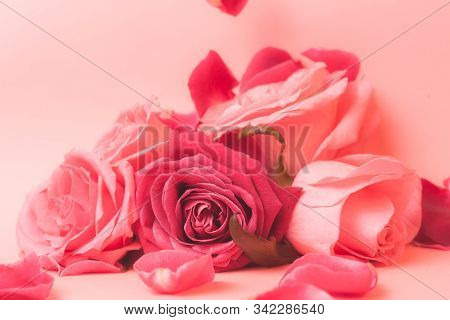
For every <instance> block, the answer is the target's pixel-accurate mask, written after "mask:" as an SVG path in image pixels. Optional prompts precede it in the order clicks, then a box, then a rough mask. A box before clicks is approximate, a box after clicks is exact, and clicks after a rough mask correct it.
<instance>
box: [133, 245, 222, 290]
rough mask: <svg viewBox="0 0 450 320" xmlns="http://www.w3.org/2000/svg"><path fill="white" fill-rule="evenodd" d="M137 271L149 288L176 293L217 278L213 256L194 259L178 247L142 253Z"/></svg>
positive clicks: (135, 267) (137, 262)
mask: <svg viewBox="0 0 450 320" xmlns="http://www.w3.org/2000/svg"><path fill="white" fill-rule="evenodd" d="M134 270H136V272H137V273H138V274H139V276H140V277H141V279H142V281H144V282H145V284H146V285H148V286H149V287H150V288H152V289H153V290H155V291H157V292H161V293H176V292H180V291H184V290H188V289H191V288H194V287H198V286H201V285H204V284H207V283H210V282H212V281H213V280H214V275H215V273H214V266H213V260H212V257H211V255H204V256H201V257H199V258H195V257H193V256H192V255H189V254H187V253H183V252H180V251H175V250H161V251H157V252H154V253H147V254H145V255H143V256H142V257H141V258H140V259H139V260H138V261H136V263H135V264H134Z"/></svg>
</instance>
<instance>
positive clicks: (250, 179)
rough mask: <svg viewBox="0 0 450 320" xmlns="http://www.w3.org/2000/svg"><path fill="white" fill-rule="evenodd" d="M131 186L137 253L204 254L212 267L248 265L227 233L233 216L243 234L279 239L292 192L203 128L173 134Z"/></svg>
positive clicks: (295, 191)
mask: <svg viewBox="0 0 450 320" xmlns="http://www.w3.org/2000/svg"><path fill="white" fill-rule="evenodd" d="M136 188H137V195H136V202H137V207H138V208H140V212H139V216H140V219H139V228H138V235H139V239H140V241H141V244H142V247H143V249H144V251H145V252H155V251H159V250H162V249H165V250H177V251H180V252H184V253H187V254H189V255H192V256H193V257H199V256H202V255H205V254H208V255H209V254H211V256H212V259H213V264H214V267H215V269H216V270H217V271H224V270H231V269H237V268H240V267H242V266H244V265H246V264H248V263H249V260H248V258H247V257H246V256H245V255H244V254H243V252H242V250H241V249H240V248H239V247H238V246H237V245H236V244H235V243H234V242H233V240H232V239H231V236H230V232H229V229H228V222H229V220H230V218H231V217H232V216H233V215H236V217H237V219H238V221H239V222H240V224H241V226H242V227H243V229H244V230H246V231H248V232H249V233H251V234H255V235H257V236H260V237H263V238H269V237H274V238H275V239H278V240H280V239H281V238H282V237H283V236H284V233H285V230H286V228H287V224H288V223H289V219H290V214H291V212H292V209H293V207H294V205H295V204H296V203H297V199H298V195H299V189H298V188H294V189H292V190H291V189H285V188H282V187H280V186H279V185H277V184H276V183H274V182H273V181H272V180H271V179H269V178H268V177H267V175H266V174H265V171H264V170H263V168H262V166H261V164H260V163H259V162H258V161H257V160H254V159H252V158H250V157H248V156H247V155H245V154H243V153H240V152H237V151H234V150H231V149H229V148H227V147H225V146H224V145H223V144H220V143H215V142H213V141H212V140H211V138H210V137H209V136H207V135H205V134H202V133H174V134H173V135H172V136H171V137H170V139H169V141H168V143H166V144H165V146H164V148H163V149H162V150H161V153H160V155H159V159H155V161H153V162H151V163H149V164H148V165H147V166H146V167H145V168H144V169H142V170H141V171H139V172H137V174H136ZM200 272H201V270H200Z"/></svg>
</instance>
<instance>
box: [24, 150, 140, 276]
mask: <svg viewBox="0 0 450 320" xmlns="http://www.w3.org/2000/svg"><path fill="white" fill-rule="evenodd" d="M136 220H137V212H136V207H135V181H134V171H133V168H132V167H131V166H130V165H129V164H128V163H127V162H122V163H121V164H120V165H118V166H117V167H111V166H110V165H109V164H108V163H107V162H106V161H103V160H100V159H99V157H98V155H97V154H95V153H87V152H80V151H72V152H70V153H69V154H67V155H66V158H65V161H64V162H63V163H62V164H61V165H60V166H59V167H58V168H56V169H55V171H54V172H53V174H52V175H51V177H50V179H49V180H48V181H47V182H46V183H45V184H43V185H41V186H40V187H38V188H36V189H35V190H34V191H32V192H31V193H30V194H29V195H28V197H27V200H26V202H25V205H24V207H23V209H22V212H21V214H20V217H19V220H18V224H17V237H18V241H19V247H20V248H21V252H22V254H24V255H27V254H30V253H35V254H36V255H38V256H40V258H41V259H40V260H41V264H42V265H43V266H44V267H45V268H48V269H56V270H60V271H61V275H69V274H80V273H85V272H118V271H120V269H121V265H120V263H119V260H120V259H121V258H123V257H124V255H125V254H126V253H127V252H128V251H130V250H136V249H139V248H140V246H139V244H138V243H136V242H134V240H133V239H134V238H133V237H134V233H133V228H132V225H133V223H134V222H135V221H136Z"/></svg>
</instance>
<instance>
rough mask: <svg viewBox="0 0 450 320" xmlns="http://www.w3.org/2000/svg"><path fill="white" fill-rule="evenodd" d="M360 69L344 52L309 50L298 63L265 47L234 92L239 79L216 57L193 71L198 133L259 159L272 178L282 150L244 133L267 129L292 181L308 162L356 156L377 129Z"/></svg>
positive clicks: (268, 140)
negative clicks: (274, 134) (359, 76)
mask: <svg viewBox="0 0 450 320" xmlns="http://www.w3.org/2000/svg"><path fill="white" fill-rule="evenodd" d="M308 58H310V59H308ZM314 61H317V62H314ZM358 69H359V62H358V59H357V58H356V57H355V56H354V55H353V54H350V53H347V52H343V51H339V50H323V49H310V50H307V51H305V52H304V53H303V55H302V56H301V57H300V59H299V60H295V59H293V58H292V57H291V56H290V55H289V54H288V53H287V52H285V51H283V50H280V49H276V48H265V49H263V50H261V51H260V52H258V53H257V54H256V55H255V56H254V57H253V59H252V60H251V62H250V64H249V65H248V67H247V70H246V71H245V73H244V75H243V76H242V80H241V82H240V87H239V90H237V91H236V90H233V89H234V87H236V86H237V84H238V81H237V80H236V79H235V78H234V76H233V75H232V74H231V72H230V71H229V69H228V68H227V67H226V66H225V64H224V63H223V61H222V60H221V58H220V57H219V55H218V54H217V53H215V52H213V51H212V52H210V53H209V55H208V56H207V57H206V58H205V59H204V60H203V61H201V62H200V64H199V65H198V66H197V67H196V68H195V70H194V71H193V72H192V75H191V77H190V79H189V89H190V91H191V96H192V99H193V101H194V103H195V105H196V108H197V111H198V113H199V115H200V116H201V125H200V129H202V130H210V131H212V132H214V133H215V134H216V138H220V141H221V142H223V143H225V144H226V145H227V146H229V147H231V148H233V149H237V150H241V151H244V152H246V153H247V154H249V155H250V156H252V157H254V158H257V159H259V160H261V161H262V162H263V163H264V164H265V166H266V167H267V168H268V169H269V171H270V172H271V173H272V172H273V171H276V170H273V169H277V168H278V159H279V158H278V157H279V154H280V152H282V151H283V149H282V145H281V144H280V143H278V142H277V141H275V140H274V139H273V138H271V137H267V136H264V135H261V134H258V135H251V136H242V135H241V134H242V131H243V130H244V129H245V128H249V127H258V128H270V129H271V130H272V131H276V132H278V134H279V135H281V137H282V139H281V140H284V144H285V149H284V151H283V156H282V157H283V158H282V160H283V166H284V168H285V170H286V172H287V173H288V174H289V175H290V176H295V174H296V173H297V172H298V170H300V168H301V167H303V166H304V165H305V164H306V163H309V162H311V161H314V160H322V159H332V158H334V157H336V156H337V155H343V154H346V153H349V152H350V151H351V152H353V151H354V149H355V148H356V147H357V146H358V144H360V143H361V141H363V140H364V139H365V138H366V137H367V136H368V135H369V134H370V133H371V132H372V131H373V130H374V129H375V127H376V125H377V122H378V118H377V114H376V113H375V112H374V110H373V106H372V104H371V103H370V96H371V91H372V90H371V86H370V84H369V83H368V82H367V81H365V80H356V79H355V78H356V76H357V73H358ZM278 140H280V139H278Z"/></svg>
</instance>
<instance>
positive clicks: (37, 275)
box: [0, 254, 53, 300]
mask: <svg viewBox="0 0 450 320" xmlns="http://www.w3.org/2000/svg"><path fill="white" fill-rule="evenodd" d="M52 286H53V277H52V276H51V275H49V274H48V273H47V272H45V271H44V270H42V269H41V266H40V265H39V259H38V257H37V256H36V255H34V254H32V255H29V256H27V257H25V258H24V259H22V260H20V261H18V262H16V263H14V264H7V265H3V264H2V265H0V299H1V300H5V299H7V300H23V299H46V298H47V297H48V295H49V293H50V289H51V288H52Z"/></svg>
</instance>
